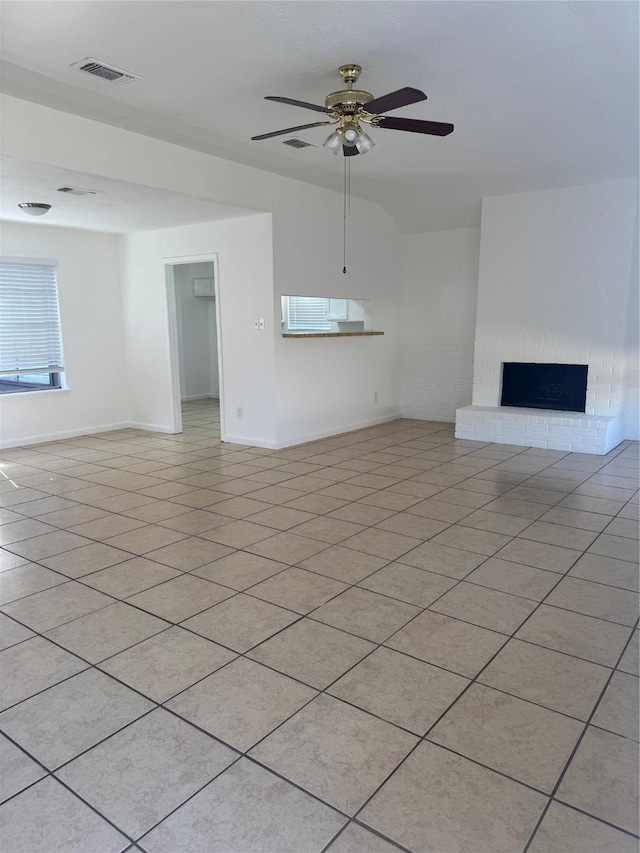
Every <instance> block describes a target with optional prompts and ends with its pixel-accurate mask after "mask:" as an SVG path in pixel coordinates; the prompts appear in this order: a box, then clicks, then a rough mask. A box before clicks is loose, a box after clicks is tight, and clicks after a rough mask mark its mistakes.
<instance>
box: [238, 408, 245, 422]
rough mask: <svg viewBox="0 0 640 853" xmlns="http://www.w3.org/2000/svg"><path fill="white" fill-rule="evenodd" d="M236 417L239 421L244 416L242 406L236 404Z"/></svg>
mask: <svg viewBox="0 0 640 853" xmlns="http://www.w3.org/2000/svg"><path fill="white" fill-rule="evenodd" d="M236 417H237V418H238V420H240V421H241V420H242V418H243V417H244V409H243V408H242V406H238V408H237V409H236Z"/></svg>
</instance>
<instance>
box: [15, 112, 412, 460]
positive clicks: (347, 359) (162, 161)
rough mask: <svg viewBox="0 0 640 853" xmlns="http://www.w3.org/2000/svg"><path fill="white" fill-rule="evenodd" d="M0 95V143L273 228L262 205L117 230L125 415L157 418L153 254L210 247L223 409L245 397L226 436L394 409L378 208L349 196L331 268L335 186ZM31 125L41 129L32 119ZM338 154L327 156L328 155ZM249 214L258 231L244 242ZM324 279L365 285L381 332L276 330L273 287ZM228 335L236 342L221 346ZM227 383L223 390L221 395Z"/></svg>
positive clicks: (336, 285) (389, 413)
mask: <svg viewBox="0 0 640 853" xmlns="http://www.w3.org/2000/svg"><path fill="white" fill-rule="evenodd" d="M0 100H1V101H2V108H3V125H2V144H3V150H4V152H5V153H6V154H8V155H13V156H16V157H21V158H23V159H32V160H36V161H39V162H43V163H50V164H53V165H57V166H60V167H66V168H72V169H76V170H81V171H85V172H88V173H93V174H101V175H106V176H107V177H111V178H115V179H118V180H125V181H133V182H135V183H139V184H145V185H148V186H154V187H163V188H165V189H171V190H175V191H177V192H182V193H187V194H192V195H197V196H200V197H204V198H213V199H216V200H218V201H221V202H226V203H229V204H235V205H242V206H245V207H250V208H253V209H255V210H259V211H269V212H271V211H272V212H273V237H272V236H271V216H270V215H269V216H268V217H265V218H261V217H259V216H255V217H249V218H242V219H236V220H227V221H225V222H213V223H208V224H205V225H200V226H188V227H187V228H176V229H165V230H163V231H158V232H147V234H146V235H143V234H136V235H128V236H126V237H123V238H122V244H121V245H122V252H123V258H122V266H121V269H122V276H123V293H124V300H125V321H126V329H127V339H128V340H127V353H128V359H129V370H130V373H131V377H132V380H131V381H132V389H133V391H132V410H133V415H132V416H133V420H134V421H135V422H136V423H138V424H144V425H147V426H150V427H152V428H160V429H162V428H165V429H166V428H168V423H169V411H170V405H169V403H170V399H171V391H170V380H169V371H168V364H169V361H168V359H169V351H168V338H167V334H168V331H167V316H166V300H165V299H164V297H163V294H162V292H161V291H162V288H163V287H164V283H163V279H162V275H159V274H158V270H159V269H161V266H162V265H161V262H160V258H162V257H170V256H174V255H179V254H184V255H191V254H198V253H207V252H216V251H218V252H219V253H220V280H221V287H222V288H223V289H224V296H223V298H222V299H221V305H220V311H221V317H222V323H223V326H224V327H225V329H226V324H227V323H229V322H230V323H231V324H232V327H233V328H234V329H235V333H234V334H232V335H231V340H232V341H233V343H230V342H229V340H228V338H229V335H227V334H226V331H223V340H222V347H223V357H224V365H223V370H224V373H225V380H226V379H228V383H227V382H226V381H225V387H224V388H223V389H222V391H221V393H222V395H223V399H224V400H225V402H226V403H227V406H226V413H227V418H230V417H231V414H232V413H233V414H234V415H235V412H236V409H237V407H238V406H240V407H242V408H243V409H244V419H243V420H242V421H241V420H239V419H237V418H235V417H234V418H233V422H230V423H228V424H227V429H228V437H229V440H231V439H232V438H235V439H236V440H238V441H244V442H246V443H251V442H252V441H253V442H257V441H260V442H267V443H272V444H275V443H278V444H283V443H293V442H295V441H301V440H303V439H304V437H306V436H308V435H309V433H310V431H312V432H313V434H317V433H318V432H323V433H324V432H331V433H335V432H340V431H341V430H346V429H349V428H350V427H353V426H359V425H363V424H365V423H374V422H377V421H380V420H388V419H390V418H392V417H397V416H398V415H399V412H400V393H399V387H400V369H399V365H400V356H399V353H400V332H399V308H398V305H399V298H400V290H401V284H402V281H401V279H402V255H401V238H400V233H399V231H398V229H397V227H396V226H395V225H394V224H393V223H392V221H391V219H389V217H388V216H387V215H386V214H385V213H384V212H383V211H382V210H381V208H379V207H378V206H377V205H375V204H372V203H370V202H364V201H361V200H358V199H353V200H352V207H351V210H352V214H351V219H350V229H351V235H352V238H351V243H350V245H351V252H350V265H349V267H350V272H349V275H348V276H345V277H343V279H344V280H343V279H341V275H342V273H341V268H342V264H341V256H342V239H341V233H342V197H341V195H340V194H339V193H332V192H329V191H326V190H322V189H319V188H317V187H313V186H310V185H307V184H304V183H302V182H300V181H293V180H289V179H286V178H282V177H280V176H278V175H273V174H271V173H268V172H264V171H261V170H259V169H254V168H251V167H248V166H242V165H239V164H237V163H231V162H229V161H227V160H223V159H221V158H217V157H212V156H209V155H207V154H202V153H200V152H196V151H191V150H188V149H186V148H181V147H180V146H177V145H171V144H168V143H165V142H160V141H159V140H156V139H151V138H149V137H145V136H142V135H141V134H137V133H132V132H130V131H126V130H122V129H120V128H115V127H110V126H107V125H104V124H100V123H99V122H95V121H91V120H88V119H84V118H81V117H79V116H73V115H69V114H67V113H63V112H60V111H56V110H51V109H49V108H47V107H42V106H40V105H38V104H33V103H29V102H26V101H22V100H19V99H17V98H12V97H7V96H2V97H1V98H0ZM43 126H44V127H46V128H47V134H46V139H45V138H44V136H43V135H42V134H41V133H40V132H39V130H40V128H41V127H43ZM339 165H340V164H339V163H337V162H336V168H339ZM251 222H253V223H254V225H253V226H250V225H249V223H251ZM234 223H236V224H235V225H234ZM252 228H254V229H256V230H257V231H258V232H259V233H258V234H257V236H256V242H255V245H254V242H253V240H252V233H253V232H252V230H251V229H252ZM247 229H249V230H247ZM267 231H268V233H267ZM154 235H155V236H154ZM164 236H166V237H167V239H166V240H165V239H164ZM218 238H219V239H218ZM225 258H230V260H229V261H227V260H225ZM227 263H229V266H228V267H227ZM328 287H330V289H331V290H333V291H335V292H333V293H329V294H328V295H331V296H351V297H353V298H358V297H360V298H367V299H373V301H374V304H373V305H372V310H373V313H374V318H375V319H374V322H375V323H376V325H378V326H379V328H381V329H382V330H383V331H384V332H385V335H384V336H383V337H380V338H375V339H372V340H367V339H366V338H357V339H354V340H352V341H347V340H340V339H328V340H325V341H315V342H312V341H285V340H283V339H282V338H281V337H280V334H279V331H280V330H279V327H278V328H277V329H276V324H275V323H274V318H275V317H277V318H278V322H279V298H280V294H281V293H302V294H303V295H304V294H308V295H316V294H317V293H318V292H319V293H320V295H322V293H323V291H325V290H326V288H328ZM314 291H315V293H314ZM225 305H231V306H232V307H231V308H227V309H226V315H227V319H226V320H225ZM276 306H277V313H276ZM257 317H263V318H265V320H266V321H267V326H266V329H265V331H264V332H261V333H257V334H258V335H259V337H257V338H256V337H255V336H254V333H253V326H252V320H253V319H254V318H257ZM230 318H231V319H230ZM247 323H251V326H247V325H246V324H247ZM249 332H250V333H251V334H248V333H249ZM320 344H322V347H323V348H322V349H320ZM291 345H294V346H295V347H296V349H292V348H291ZM229 347H233V348H234V349H235V352H233V353H232V354H231V355H230V356H229V357H227V355H226V353H227V349H228V348H229ZM276 369H277V371H278V378H277V383H276ZM324 377H329V378H330V381H327V382H326V385H325V387H323V389H322V390H323V394H322V395H320V394H316V393H315V392H313V391H312V386H313V383H316V382H322V381H323V378H324ZM375 391H377V392H378V394H379V403H377V404H375V403H374V402H373V394H374V392H375ZM225 393H226V394H227V395H233V399H231V398H230V397H229V396H227V398H225V397H224V395H225ZM276 411H277V415H276ZM276 419H277V426H276Z"/></svg>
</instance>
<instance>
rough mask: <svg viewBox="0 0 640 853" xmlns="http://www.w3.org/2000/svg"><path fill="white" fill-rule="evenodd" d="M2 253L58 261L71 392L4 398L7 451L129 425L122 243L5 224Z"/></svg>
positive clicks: (95, 235)
mask: <svg viewBox="0 0 640 853" xmlns="http://www.w3.org/2000/svg"><path fill="white" fill-rule="evenodd" d="M2 254H3V255H5V256H9V257H21V258H51V259H56V260H57V261H58V295H59V302H60V317H61V325H62V343H63V346H64V357H65V376H66V381H67V386H68V390H62V391H33V392H28V393H22V394H3V395H2V398H1V399H0V405H1V408H2V431H1V439H2V445H3V446H5V447H6V446H9V447H10V446H16V445H22V444H29V443H30V442H36V441H47V440H53V439H56V438H63V437H65V436H71V435H82V434H83V433H87V432H96V431H99V430H108V429H118V428H121V427H122V426H127V425H128V421H129V406H128V392H127V371H126V364H125V359H124V336H123V321H122V302H121V298H120V285H119V280H118V253H117V238H116V236H115V235H112V234H98V233H95V232H93V231H80V230H76V229H72V228H52V227H51V226H45V225H39V224H37V223H33V224H31V223H29V224H22V223H16V222H3V223H2Z"/></svg>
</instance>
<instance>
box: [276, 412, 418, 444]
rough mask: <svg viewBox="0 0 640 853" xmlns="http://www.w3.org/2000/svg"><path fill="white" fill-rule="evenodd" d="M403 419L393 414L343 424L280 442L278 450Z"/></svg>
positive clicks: (396, 413)
mask: <svg viewBox="0 0 640 853" xmlns="http://www.w3.org/2000/svg"><path fill="white" fill-rule="evenodd" d="M401 417H402V414H401V412H392V413H391V414H387V415H383V416H382V417H380V418H371V419H369V420H366V421H359V422H358V423H352V424H343V425H342V426H340V427H337V428H335V429H328V430H321V431H320V432H314V433H308V434H306V435H298V436H295V437H293V438H288V439H285V440H284V441H278V442H277V444H276V448H275V449H276V450H283V449H284V448H285V447H295V446H296V445H298V444H307V443H308V442H309V441H319V440H320V439H322V438H332V437H333V436H336V435H343V434H344V433H347V432H355V430H358V429H366V428H367V427H372V426H378V424H386V423H389V422H390V421H397V420H399V419H400V418H401Z"/></svg>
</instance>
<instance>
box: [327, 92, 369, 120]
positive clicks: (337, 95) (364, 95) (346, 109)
mask: <svg viewBox="0 0 640 853" xmlns="http://www.w3.org/2000/svg"><path fill="white" fill-rule="evenodd" d="M372 100H373V95H372V94H371V92H363V91H361V90H360V89H346V90H345V89H342V90H341V91H340V92H332V93H331V94H330V95H327V97H326V98H325V102H324V105H325V107H326V109H327V112H329V113H340V114H341V115H344V113H354V112H355V111H356V110H357V109H358V107H361V106H363V104H368V103H369V101H372Z"/></svg>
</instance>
